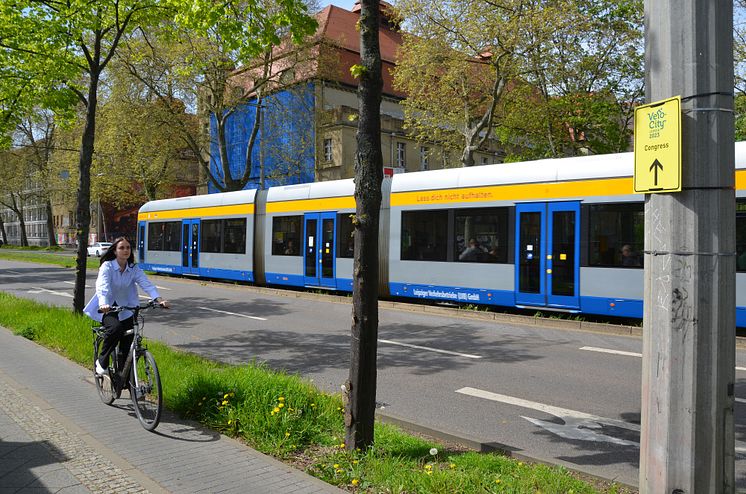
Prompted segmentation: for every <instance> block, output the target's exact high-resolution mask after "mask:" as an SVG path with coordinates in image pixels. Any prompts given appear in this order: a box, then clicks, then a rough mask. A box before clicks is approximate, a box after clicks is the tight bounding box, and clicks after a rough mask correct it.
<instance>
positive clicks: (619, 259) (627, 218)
mask: <svg viewBox="0 0 746 494" xmlns="http://www.w3.org/2000/svg"><path fill="white" fill-rule="evenodd" d="M588 231H589V239H588V249H589V253H588V254H589V255H588V264H589V265H590V266H604V267H631V268H641V267H642V263H643V256H642V250H643V239H644V236H645V211H644V209H643V204H642V203H623V204H593V205H590V206H589V207H588Z"/></svg>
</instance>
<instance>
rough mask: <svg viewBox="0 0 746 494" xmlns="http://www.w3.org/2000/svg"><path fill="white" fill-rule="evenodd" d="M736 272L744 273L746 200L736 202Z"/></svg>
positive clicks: (745, 263) (745, 261)
mask: <svg viewBox="0 0 746 494" xmlns="http://www.w3.org/2000/svg"><path fill="white" fill-rule="evenodd" d="M736 271H738V272H740V273H743V272H746V199H738V200H736Z"/></svg>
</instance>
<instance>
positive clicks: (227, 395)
mask: <svg viewBox="0 0 746 494" xmlns="http://www.w3.org/2000/svg"><path fill="white" fill-rule="evenodd" d="M230 395H231V394H230V393H225V394H224V395H223V399H224V400H225V399H226V398H228V397H229V396H230Z"/></svg>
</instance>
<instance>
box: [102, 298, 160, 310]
mask: <svg viewBox="0 0 746 494" xmlns="http://www.w3.org/2000/svg"><path fill="white" fill-rule="evenodd" d="M153 307H163V306H162V305H161V304H160V302H156V301H155V299H153V300H149V301H148V303H147V304H144V305H137V306H134V307H130V306H127V305H112V306H111V308H110V309H109V311H108V312H107V314H109V313H114V314H116V313H117V312H122V311H124V310H131V311H139V310H143V309H152V308H153ZM163 308H165V307H163ZM98 313H99V314H103V311H102V310H101V309H98Z"/></svg>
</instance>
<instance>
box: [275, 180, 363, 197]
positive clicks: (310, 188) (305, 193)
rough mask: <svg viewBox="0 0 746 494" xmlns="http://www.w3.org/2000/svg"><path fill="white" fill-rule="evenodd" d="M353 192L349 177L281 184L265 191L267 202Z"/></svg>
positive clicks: (338, 195) (344, 195) (348, 194)
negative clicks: (326, 180)
mask: <svg viewBox="0 0 746 494" xmlns="http://www.w3.org/2000/svg"><path fill="white" fill-rule="evenodd" d="M354 193H355V183H354V181H353V180H352V179H351V178H349V179H346V180H332V181H328V182H314V183H310V184H298V185H281V186H277V187H271V188H270V189H269V191H268V192H267V202H280V201H298V200H302V199H323V198H325V197H349V196H352V195H353V194H354Z"/></svg>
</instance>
